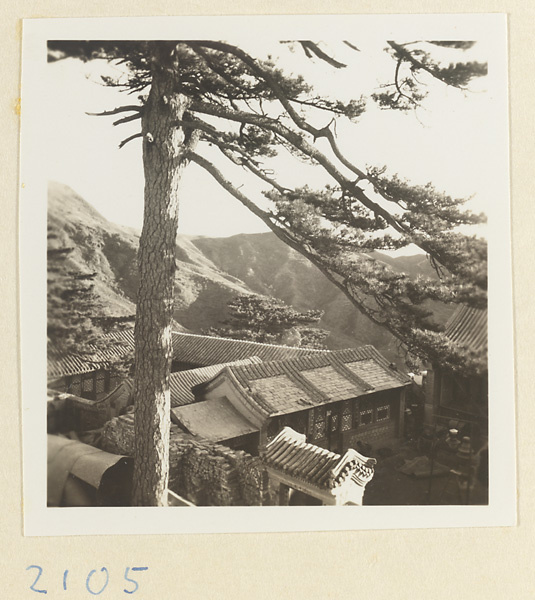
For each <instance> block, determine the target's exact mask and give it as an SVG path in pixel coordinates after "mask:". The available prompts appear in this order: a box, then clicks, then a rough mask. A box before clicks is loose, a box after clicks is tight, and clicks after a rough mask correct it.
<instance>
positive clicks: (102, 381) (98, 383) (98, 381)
mask: <svg viewBox="0 0 535 600" xmlns="http://www.w3.org/2000/svg"><path fill="white" fill-rule="evenodd" d="M95 389H96V393H97V394H102V393H103V392H106V391H107V388H106V372H105V371H98V372H97V374H96V377H95Z"/></svg>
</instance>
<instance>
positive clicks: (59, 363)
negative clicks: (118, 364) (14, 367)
mask: <svg viewBox="0 0 535 600" xmlns="http://www.w3.org/2000/svg"><path fill="white" fill-rule="evenodd" d="M104 337H105V339H106V344H105V345H104V344H99V345H98V346H96V345H94V344H91V345H88V348H89V352H88V353H84V354H80V355H76V354H72V353H69V354H67V353H65V352H61V351H60V350H58V349H57V348H54V347H53V346H52V345H49V347H48V353H47V375H48V377H49V378H55V377H64V376H66V375H78V374H80V373H90V372H91V371H96V370H97V369H103V368H104V369H105V368H106V367H107V366H108V365H109V364H110V363H113V362H114V361H116V360H118V359H121V358H123V357H126V356H128V355H129V354H131V353H132V352H133V350H134V328H133V327H128V328H127V329H123V330H120V331H114V332H113V333H108V334H106V335H105V336H104Z"/></svg>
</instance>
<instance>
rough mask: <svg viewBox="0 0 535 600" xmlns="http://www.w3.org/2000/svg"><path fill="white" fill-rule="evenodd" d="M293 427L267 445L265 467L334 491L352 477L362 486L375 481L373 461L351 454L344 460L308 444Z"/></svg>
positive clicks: (287, 428) (337, 455)
mask: <svg viewBox="0 0 535 600" xmlns="http://www.w3.org/2000/svg"><path fill="white" fill-rule="evenodd" d="M305 439H306V438H305V436H304V435H303V434H300V433H297V432H296V431H294V430H293V429H291V428H290V427H284V429H282V431H281V432H280V433H279V434H278V435H277V436H276V437H275V438H274V439H273V440H272V441H271V442H270V443H269V444H267V446H266V448H265V450H264V452H263V454H262V459H263V462H264V464H265V465H266V466H268V467H271V468H272V469H277V470H279V471H282V472H283V473H285V474H286V475H289V476H290V477H293V478H296V479H300V480H301V481H304V482H306V483H308V484H311V485H313V486H316V487H318V488H323V489H334V488H335V487H337V486H339V485H340V484H342V483H343V482H344V481H346V480H347V479H348V478H349V477H351V478H352V479H353V481H354V482H355V483H357V484H359V485H361V486H363V487H364V486H365V485H366V483H368V481H369V480H370V479H371V478H372V477H373V474H374V466H375V464H376V461H375V459H374V458H367V457H366V456H362V454H359V453H358V452H357V451H356V450H352V449H350V450H348V451H347V452H346V453H345V454H344V456H340V454H335V453H334V452H330V451H329V450H325V449H324V448H320V447H319V446H315V445H314V444H309V443H307V442H306V441H305Z"/></svg>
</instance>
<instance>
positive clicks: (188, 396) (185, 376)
mask: <svg viewBox="0 0 535 600" xmlns="http://www.w3.org/2000/svg"><path fill="white" fill-rule="evenodd" d="M259 362H261V360H260V359H259V358H258V357H256V356H252V357H251V358H245V359H243V360H238V361H235V362H231V363H225V364H221V365H210V366H209V367H200V368H199V369H190V370H189V371H177V372H176V373H171V377H170V381H169V384H170V387H171V407H172V408H174V407H176V406H185V405H186V404H192V403H193V402H195V396H194V395H193V392H192V391H191V388H192V387H194V386H196V385H199V384H201V383H204V382H205V381H208V380H209V379H212V378H213V377H215V376H216V375H217V374H218V373H219V372H221V371H222V370H223V369H224V368H225V367H227V366H232V365H247V364H252V363H259Z"/></svg>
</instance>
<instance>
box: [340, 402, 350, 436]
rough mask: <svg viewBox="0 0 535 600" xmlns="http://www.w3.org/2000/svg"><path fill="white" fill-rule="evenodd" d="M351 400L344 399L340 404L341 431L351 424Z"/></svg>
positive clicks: (347, 428) (347, 429)
mask: <svg viewBox="0 0 535 600" xmlns="http://www.w3.org/2000/svg"><path fill="white" fill-rule="evenodd" d="M351 404H352V403H351V400H346V401H345V402H344V403H343V405H342V424H341V427H340V429H341V430H342V431H349V430H350V429H351V427H352V424H353V407H352V405H351Z"/></svg>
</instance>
